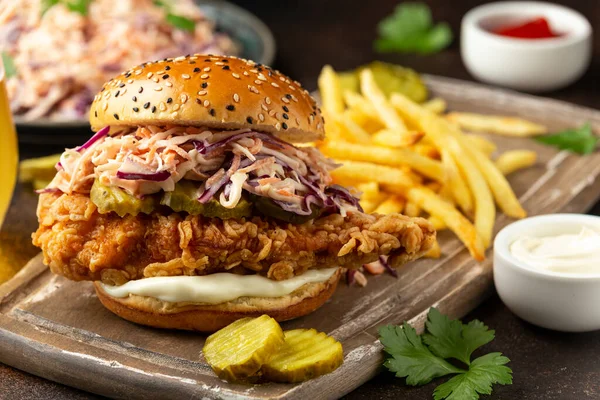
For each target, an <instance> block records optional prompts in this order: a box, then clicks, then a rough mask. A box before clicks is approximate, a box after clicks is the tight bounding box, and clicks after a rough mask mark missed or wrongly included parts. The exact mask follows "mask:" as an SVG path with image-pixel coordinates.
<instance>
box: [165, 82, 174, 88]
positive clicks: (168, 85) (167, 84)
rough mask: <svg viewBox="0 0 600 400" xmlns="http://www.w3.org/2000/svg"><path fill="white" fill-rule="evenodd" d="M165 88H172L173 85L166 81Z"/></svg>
mask: <svg viewBox="0 0 600 400" xmlns="http://www.w3.org/2000/svg"><path fill="white" fill-rule="evenodd" d="M165 86H166V87H173V84H172V83H171V82H169V81H166V82H165Z"/></svg>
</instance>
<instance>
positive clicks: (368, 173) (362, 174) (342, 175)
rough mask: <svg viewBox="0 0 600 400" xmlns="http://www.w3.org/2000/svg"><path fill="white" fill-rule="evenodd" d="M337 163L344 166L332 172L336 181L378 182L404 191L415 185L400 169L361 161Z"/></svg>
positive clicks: (340, 161) (341, 161)
mask: <svg viewBox="0 0 600 400" xmlns="http://www.w3.org/2000/svg"><path fill="white" fill-rule="evenodd" d="M337 162H339V163H342V164H343V165H342V166H341V167H339V168H337V169H335V170H333V171H331V176H332V177H333V178H334V179H335V180H338V179H339V180H341V181H346V180H353V181H355V182H378V183H383V184H386V185H390V186H392V187H397V188H402V189H408V188H410V187H411V186H414V184H415V182H414V181H413V180H412V178H411V177H410V175H409V174H407V173H406V172H404V171H403V170H402V169H400V168H393V167H387V166H383V165H377V164H372V163H367V162H361V161H350V160H337Z"/></svg>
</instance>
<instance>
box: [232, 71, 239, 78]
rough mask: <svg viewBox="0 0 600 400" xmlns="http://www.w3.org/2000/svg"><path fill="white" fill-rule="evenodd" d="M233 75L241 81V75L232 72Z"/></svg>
mask: <svg viewBox="0 0 600 400" xmlns="http://www.w3.org/2000/svg"><path fill="white" fill-rule="evenodd" d="M231 75H232V76H233V77H234V78H235V79H240V75H239V74H236V73H235V72H232V73H231Z"/></svg>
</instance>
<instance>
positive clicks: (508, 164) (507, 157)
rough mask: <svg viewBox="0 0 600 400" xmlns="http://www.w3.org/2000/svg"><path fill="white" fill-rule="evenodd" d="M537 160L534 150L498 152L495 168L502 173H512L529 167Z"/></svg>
mask: <svg viewBox="0 0 600 400" xmlns="http://www.w3.org/2000/svg"><path fill="white" fill-rule="evenodd" d="M536 160H537V154H536V153H535V151H530V150H511V151H507V152H504V153H502V154H500V156H499V157H498V158H497V159H496V161H495V164H496V168H498V170H499V171H500V172H501V173H502V174H503V175H504V176H506V175H508V174H512V173H513V172H515V171H518V170H520V169H523V168H527V167H531V166H532V165H533V164H535V162H536Z"/></svg>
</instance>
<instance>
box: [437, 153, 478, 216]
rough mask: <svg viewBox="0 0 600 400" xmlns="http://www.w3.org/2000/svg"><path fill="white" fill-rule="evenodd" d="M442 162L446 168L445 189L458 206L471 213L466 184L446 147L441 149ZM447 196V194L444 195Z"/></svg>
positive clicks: (469, 197)
mask: <svg viewBox="0 0 600 400" xmlns="http://www.w3.org/2000/svg"><path fill="white" fill-rule="evenodd" d="M441 153H442V164H443V165H444V168H445V170H446V176H447V189H446V190H448V192H449V194H451V197H452V198H454V200H455V201H456V203H457V204H458V206H459V207H460V208H461V209H462V210H463V211H464V212H465V214H467V215H470V214H472V213H473V198H472V196H471V192H470V191H469V188H468V186H467V184H466V183H465V181H464V179H463V177H462V176H461V174H460V172H459V171H458V167H457V166H456V163H455V162H454V159H453V158H452V155H451V154H450V152H449V151H448V150H447V149H442V150H441ZM446 198H447V196H446Z"/></svg>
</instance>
